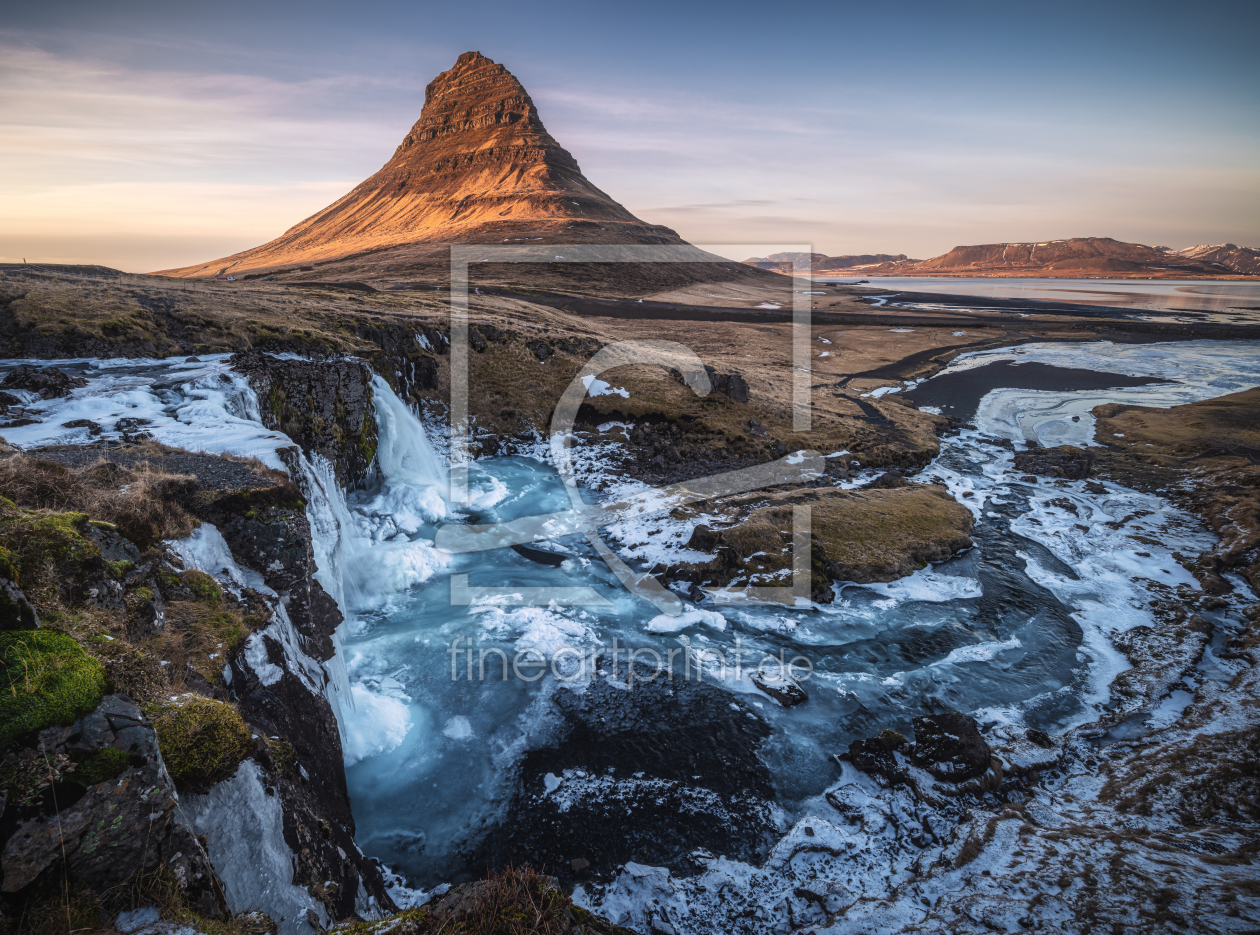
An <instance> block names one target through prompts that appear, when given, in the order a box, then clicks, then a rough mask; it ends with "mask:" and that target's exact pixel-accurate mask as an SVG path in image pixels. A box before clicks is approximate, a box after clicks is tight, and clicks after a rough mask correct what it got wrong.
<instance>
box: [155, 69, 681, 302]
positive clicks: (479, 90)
mask: <svg viewBox="0 0 1260 935" xmlns="http://www.w3.org/2000/svg"><path fill="white" fill-rule="evenodd" d="M540 236H541V237H545V238H546V239H547V240H548V241H549V242H552V243H572V242H596V241H598V242H602V243H643V244H664V243H669V244H679V243H683V242H684V241H682V240H681V239H680V238H679V237H678V235H677V234H676V233H675V232H674V231H672V230H670V229H669V228H667V227H660V226H657V225H651V224H647V223H645V222H643V221H641V220H639V219H638V218H636V217H635V216H634V215H633V214H631V213H630V212H629V211H627V210H626V209H625V208H623V207H622V206H621V205H619V204H618V203H617V202H616V201H614V200H613V199H612V198H610V197H609V196H608V195H607V194H605V193H604V192H602V191H600V190H599V189H598V188H596V187H595V186H594V185H593V184H592V183H591V182H590V181H589V180H588V179H587V178H586V176H584V175H583V174H582V170H581V169H580V168H579V167H578V164H577V161H576V160H575V159H574V158H573V156H572V155H570V153H569V152H568V151H567V150H566V149H565V148H564V147H563V146H561V145H560V144H559V143H557V142H556V140H555V139H554V138H553V137H552V136H551V134H549V133H548V132H547V128H546V127H544V126H543V123H542V120H541V119H539V116H538V110H537V108H536V107H535V106H534V102H533V101H532V100H531V99H530V97H529V94H527V93H526V91H525V89H524V88H523V87H522V86H521V83H520V82H519V81H517V80H516V78H515V77H514V76H513V75H512V73H511V72H509V71H508V70H507V69H506V68H504V67H503V66H502V65H499V64H496V63H495V62H492V61H491V60H490V59H488V58H486V57H485V56H484V55H482V54H481V53H480V52H465V53H464V54H463V55H461V56H460V57H459V59H458V60H457V61H456V62H455V65H454V67H453V68H451V69H450V70H449V71H445V72H442V74H440V75H438V76H437V77H436V78H435V79H433V81H432V82H430V84H429V86H428V87H427V88H426V89H425V100H424V108H423V110H422V111H421V112H420V119H419V120H417V121H416V124H415V126H413V127H412V128H411V130H410V132H408V134H407V136H406V137H405V138H404V139H403V141H402V144H401V145H400V146H399V147H398V149H397V150H396V151H395V152H394V155H393V158H391V159H390V160H389V162H387V163H386V164H385V165H384V166H383V167H382V168H381V169H380V171H379V172H377V173H376V174H375V175H373V176H372V177H371V178H369V179H367V180H366V181H364V182H362V183H361V184H359V185H358V186H356V187H355V188H354V190H353V191H351V192H349V193H348V194H346V195H344V196H343V197H341V198H340V199H338V200H337V201H335V202H334V203H333V204H331V205H329V206H328V207H327V208H324V209H323V210H322V211H320V212H318V213H317V214H314V215H312V216H311V217H309V218H307V219H306V220H304V221H302V222H301V223H299V224H296V225H295V226H293V227H292V228H290V229H289V230H287V231H285V232H284V234H282V235H281V236H280V237H277V238H276V239H275V240H273V241H271V242H270V243H266V244H263V245H262V246H260V247H255V248H253V249H252V250H246V251H244V252H243V253H237V254H234V255H233V256H229V257H224V258H222V259H218V260H212V261H209V262H206V263H201V264H198V265H196V266H190V267H185V268H182V269H175V270H165V271H163V272H164V273H165V274H166V275H174V276H214V275H221V274H223V273H229V274H232V275H235V276H237V277H238V278H239V277H240V276H242V275H245V274H249V273H260V272H267V271H271V270H278V268H281V267H294V266H299V267H300V266H302V265H310V264H320V265H321V266H322V265H325V264H327V263H329V261H335V260H338V259H346V258H350V257H353V256H355V255H362V254H364V253H365V252H372V253H378V252H379V251H383V250H384V251H390V250H391V248H397V247H400V246H403V245H416V244H431V245H436V244H446V243H486V242H502V241H504V240H508V241H512V240H516V239H518V238H519V239H524V238H525V237H540ZM433 259H436V256H435V253H434V251H433V250H422V251H417V250H414V249H411V250H404V251H402V252H401V253H399V254H398V255H395V256H377V257H376V258H375V259H374V260H373V262H372V268H373V270H374V271H377V272H380V273H382V274H392V275H398V274H399V273H404V272H405V267H406V266H407V264H408V263H409V262H410V263H415V262H418V263H419V265H421V266H430V265H431V261H432V260H433ZM426 261H429V262H426ZM335 265H337V266H339V267H341V266H344V264H340V263H338V264H335ZM358 265H360V266H361V265H362V264H358ZM341 271H342V272H345V271H348V270H341Z"/></svg>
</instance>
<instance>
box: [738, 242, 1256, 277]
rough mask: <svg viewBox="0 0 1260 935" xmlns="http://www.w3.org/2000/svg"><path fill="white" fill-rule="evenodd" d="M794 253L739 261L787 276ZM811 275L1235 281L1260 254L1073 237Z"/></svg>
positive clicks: (817, 265) (841, 264)
mask: <svg viewBox="0 0 1260 935" xmlns="http://www.w3.org/2000/svg"><path fill="white" fill-rule="evenodd" d="M803 257H804V255H803V254H801V255H799V256H798V255H797V254H775V255H774V256H770V257H764V258H762V257H752V258H751V259H747V260H744V261H743V262H744V263H745V264H746V265H749V266H755V267H758V268H760V269H769V270H773V271H775V272H781V273H790V272H791V271H792V261H793V260H799V259H801V258H803ZM810 257H811V260H810V266H811V269H812V270H813V272H814V273H816V274H817V273H827V272H830V271H832V270H838V269H845V270H852V271H854V272H861V274H862V275H876V276H941V275H947V276H961V275H965V276H1047V277H1064V278H1076V277H1104V278H1120V279H1123V278H1141V279H1208V278H1216V277H1230V278H1236V277H1239V276H1255V275H1257V274H1260V251H1257V250H1252V249H1251V248H1249V247H1239V246H1236V245H1234V244H1218V245H1216V246H1198V247H1187V248H1186V249H1184V250H1170V249H1169V248H1168V247H1148V246H1145V245H1144V244H1136V243H1125V242H1123V241H1119V240H1115V239H1113V238H1111V237H1072V238H1069V239H1067V240H1048V241H1043V242H1041V243H991V244H975V245H973V246H962V247H955V248H954V249H953V250H950V251H949V252H948V253H944V254H942V255H940V256H937V257H932V258H931V259H928V260H911V259H907V257H906V256H905V254H900V255H898V256H891V255H888V254H872V255H869V256H852V257H847V256H846V257H828V256H824V255H823V254H821V253H814V254H810Z"/></svg>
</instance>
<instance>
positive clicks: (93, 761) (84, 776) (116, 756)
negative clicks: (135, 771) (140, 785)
mask: <svg viewBox="0 0 1260 935" xmlns="http://www.w3.org/2000/svg"><path fill="white" fill-rule="evenodd" d="M143 765H144V757H142V756H140V755H139V754H138V753H128V752H127V751H126V750H119V749H118V748H117V747H106V748H105V749H104V750H100V751H98V752H96V753H94V754H92V755H91V756H90V757H88V758H87V759H86V760H84V761H83V762H82V763H80V764H79V768H78V769H76V770H75V771H74V773H73V774H72V775H71V777H70V778H71V781H72V782H74V783H76V784H78V785H80V786H94V785H96V784H97V783H98V782H104V781H105V780H107V779H113V778H114V777H115V776H117V775H118V774H119V773H121V772H123V770H126V769H130V768H131V767H133V766H143Z"/></svg>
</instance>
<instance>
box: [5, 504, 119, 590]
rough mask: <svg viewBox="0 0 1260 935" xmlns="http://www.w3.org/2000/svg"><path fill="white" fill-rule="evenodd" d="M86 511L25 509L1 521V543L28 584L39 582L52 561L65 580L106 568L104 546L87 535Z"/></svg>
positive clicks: (22, 581) (11, 561)
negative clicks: (53, 511) (103, 555)
mask: <svg viewBox="0 0 1260 935" xmlns="http://www.w3.org/2000/svg"><path fill="white" fill-rule="evenodd" d="M87 522H88V518H87V515H86V514H84V513H22V514H21V515H19V516H14V517H11V518H9V519H6V520H3V521H0V546H3V547H4V548H5V549H7V550H8V551H9V552H10V553H11V558H10V559H9V561H10V564H11V565H13V566H14V570H15V571H16V572H17V577H16V578H15V579H14V580H16V581H18V582H19V583H20V584H22V585H23V586H24V587H29V586H31V585H33V584H36V583H39V582H40V581H41V579H42V578H43V577H44V574H45V568H46V567H47V566H48V565H49V563H51V565H52V566H53V567H55V568H56V569H57V571H58V573H59V575H60V576H61V577H62V579H63V580H64V579H65V578H77V577H79V576H81V575H84V574H87V573H91V572H95V571H100V570H103V563H102V562H101V550H100V549H98V548H97V547H96V544H95V543H94V542H92V541H91V540H90V539H88V538H86V537H85V536H84V535H83V533H84V532H85V530H86V526H87Z"/></svg>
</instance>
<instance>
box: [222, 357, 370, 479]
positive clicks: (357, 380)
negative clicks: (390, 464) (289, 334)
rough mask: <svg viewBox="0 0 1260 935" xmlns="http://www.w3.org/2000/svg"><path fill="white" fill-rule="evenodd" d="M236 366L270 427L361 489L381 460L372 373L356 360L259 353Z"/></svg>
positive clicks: (236, 360) (234, 361) (238, 360)
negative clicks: (375, 461) (289, 357)
mask: <svg viewBox="0 0 1260 935" xmlns="http://www.w3.org/2000/svg"><path fill="white" fill-rule="evenodd" d="M232 365H233V366H234V367H235V368H236V369H237V371H239V372H240V373H243V374H244V375H245V377H246V378H247V379H248V380H249V384H250V386H251V387H253V390H254V392H255V393H257V394H258V408H259V414H260V415H261V417H262V421H263V424H264V425H266V426H267V427H268V428H272V429H277V430H279V431H281V432H284V433H285V434H286V435H288V436H289V437H290V438H291V439H293V440H294V441H295V442H297V443H298V444H299V445H301V446H302V448H303V450H305V451H306V452H307V453H308V454H318V455H320V456H322V457H324V458H326V459H327V460H328V461H329V462H330V463H331V464H332V465H333V469H334V470H335V472H336V475H337V480H338V482H340V483H341V484H342V485H343V486H347V487H357V486H361V485H362V484H363V483H364V481H365V480H366V479H367V477H368V475H369V471H370V469H371V466H372V461H373V459H374V458H375V457H376V414H375V411H374V410H373V408H372V371H371V369H370V368H369V367H367V366H365V365H364V364H363V363H362V362H360V361H354V360H329V361H310V360H282V359H280V358H278V357H272V356H271V355H269V354H263V353H261V352H259V351H250V352H249V353H244V354H237V355H235V356H234V357H233V358H232Z"/></svg>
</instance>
